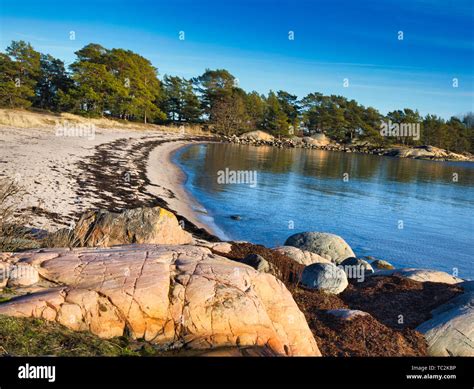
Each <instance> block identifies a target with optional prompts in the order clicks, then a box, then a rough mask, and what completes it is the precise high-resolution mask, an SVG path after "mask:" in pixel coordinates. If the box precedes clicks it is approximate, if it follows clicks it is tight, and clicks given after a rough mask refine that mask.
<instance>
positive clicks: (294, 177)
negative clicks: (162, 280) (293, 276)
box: [173, 144, 474, 279]
mask: <svg viewBox="0 0 474 389" xmlns="http://www.w3.org/2000/svg"><path fill="white" fill-rule="evenodd" d="M173 158H174V162H175V163H177V164H178V165H179V166H181V168H182V169H183V171H184V172H185V173H186V175H187V180H186V183H185V187H186V189H187V190H188V191H189V192H190V194H191V195H192V196H194V198H195V199H196V200H197V202H198V203H199V204H200V205H202V208H201V209H199V211H201V215H202V219H203V221H205V222H206V223H208V224H210V225H212V226H213V227H214V229H215V230H216V231H217V233H218V234H219V235H220V236H221V237H222V238H226V239H232V240H247V241H252V242H254V243H260V244H264V245H266V246H269V247H273V246H278V245H282V244H283V243H284V242H285V240H286V238H287V237H288V236H290V235H292V234H294V233H296V232H301V231H321V232H331V233H334V234H337V235H340V236H342V237H343V238H344V239H345V240H346V241H347V242H348V243H349V244H350V245H351V247H352V248H353V250H354V252H355V253H356V254H357V255H358V256H366V255H371V256H374V257H376V258H381V259H386V260H388V261H390V262H392V263H393V264H394V265H395V266H397V267H402V266H403V267H426V268H434V269H439V270H444V271H448V272H452V271H453V268H456V269H458V274H459V276H460V277H462V278H470V279H474V244H473V243H474V164H472V163H460V162H431V161H421V160H411V159H397V158H389V157H378V156H372V155H361V154H346V153H339V152H327V151H319V150H301V149H277V148H271V147H252V146H241V145H232V144H208V145H204V144H199V145H191V146H188V147H186V148H183V149H181V150H179V151H178V152H177V153H176V154H175V155H174V157H173ZM226 168H228V169H230V170H235V171H239V170H240V171H242V170H250V171H256V172H257V185H255V186H254V187H252V186H251V185H246V184H231V183H228V184H222V183H218V180H217V177H218V174H219V171H221V170H225V169H226ZM344 173H347V174H348V176H347V175H346V177H348V178H349V180H348V181H344V179H343V178H344ZM456 177H457V182H454V180H453V178H456ZM232 215H239V216H240V217H241V220H233V219H232V218H231V217H230V216H232Z"/></svg>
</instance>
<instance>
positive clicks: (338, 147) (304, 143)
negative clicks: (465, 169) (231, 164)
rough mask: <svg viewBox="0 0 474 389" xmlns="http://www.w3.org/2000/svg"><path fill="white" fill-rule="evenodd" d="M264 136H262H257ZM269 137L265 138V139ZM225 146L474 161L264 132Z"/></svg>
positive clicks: (421, 149) (430, 150)
mask: <svg viewBox="0 0 474 389" xmlns="http://www.w3.org/2000/svg"><path fill="white" fill-rule="evenodd" d="M257 133H262V134H257ZM263 134H265V135H263ZM222 140H223V141H224V142H230V143H236V144H245V145H253V146H273V147H278V148H304V149H316V150H329V151H341V152H345V153H362V154H373V155H384V156H389V157H398V158H414V159H428V160H437V161H474V156H473V155H472V154H470V153H468V152H464V153H463V154H458V153H453V152H450V151H447V150H443V149H440V148H437V147H434V146H417V147H392V148H384V147H381V146H379V145H375V144H371V143H370V142H368V141H360V140H359V141H352V142H351V143H349V144H339V143H337V142H335V141H333V140H331V139H330V138H328V137H327V136H326V135H324V134H314V135H312V136H305V137H297V136H292V137H290V138H281V139H276V138H273V137H272V136H271V135H269V134H267V133H265V132H263V131H252V132H250V133H246V134H243V135H240V136H237V135H232V136H224V137H222Z"/></svg>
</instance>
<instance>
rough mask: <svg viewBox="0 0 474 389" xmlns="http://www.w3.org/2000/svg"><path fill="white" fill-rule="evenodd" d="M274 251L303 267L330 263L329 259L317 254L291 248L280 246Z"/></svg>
mask: <svg viewBox="0 0 474 389" xmlns="http://www.w3.org/2000/svg"><path fill="white" fill-rule="evenodd" d="M274 250H275V251H277V252H279V253H280V254H283V255H286V256H287V257H290V258H291V259H293V260H294V261H295V262H298V263H300V264H301V265H305V266H308V265H312V264H313V263H331V261H330V260H329V259H326V258H323V257H321V256H320V255H318V254H315V253H312V252H311V251H306V250H301V249H299V248H297V247H293V246H280V247H277V248H275V249H274Z"/></svg>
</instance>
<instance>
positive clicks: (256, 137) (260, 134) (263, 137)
mask: <svg viewBox="0 0 474 389" xmlns="http://www.w3.org/2000/svg"><path fill="white" fill-rule="evenodd" d="M240 138H241V139H248V140H253V141H266V142H268V141H273V139H274V138H273V136H272V135H270V134H269V133H267V132H264V131H260V130H258V131H250V132H246V133H245V134H242V135H240Z"/></svg>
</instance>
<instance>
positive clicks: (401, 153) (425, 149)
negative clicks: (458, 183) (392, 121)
mask: <svg viewBox="0 0 474 389" xmlns="http://www.w3.org/2000/svg"><path fill="white" fill-rule="evenodd" d="M384 155H387V156H390V157H399V158H414V159H436V160H456V161H469V160H471V158H469V157H467V156H465V155H462V154H457V153H453V152H450V151H447V150H443V149H440V148H438V147H434V146H418V147H396V148H393V149H390V150H388V151H386V152H385V153H384Z"/></svg>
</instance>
